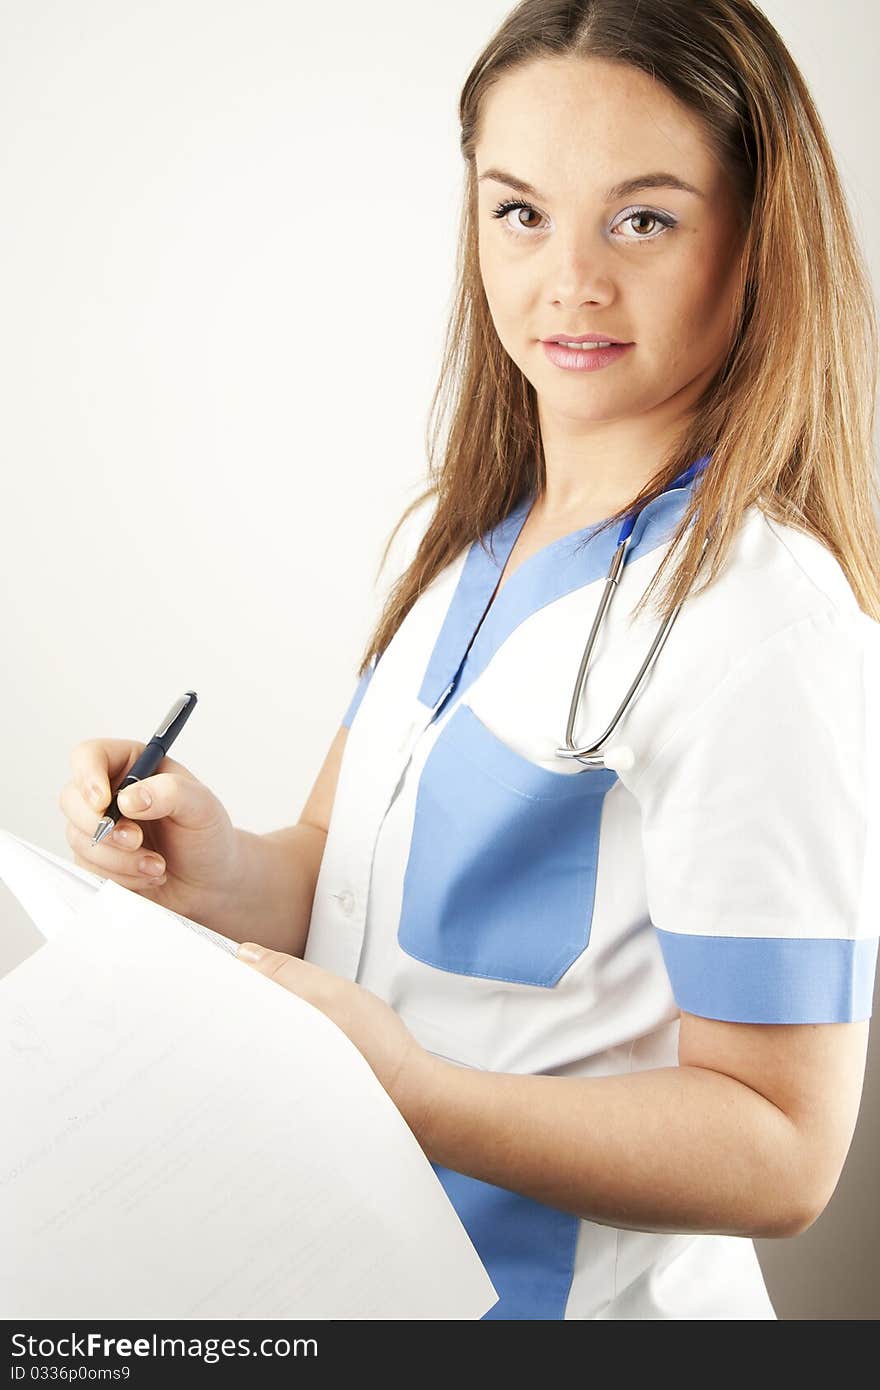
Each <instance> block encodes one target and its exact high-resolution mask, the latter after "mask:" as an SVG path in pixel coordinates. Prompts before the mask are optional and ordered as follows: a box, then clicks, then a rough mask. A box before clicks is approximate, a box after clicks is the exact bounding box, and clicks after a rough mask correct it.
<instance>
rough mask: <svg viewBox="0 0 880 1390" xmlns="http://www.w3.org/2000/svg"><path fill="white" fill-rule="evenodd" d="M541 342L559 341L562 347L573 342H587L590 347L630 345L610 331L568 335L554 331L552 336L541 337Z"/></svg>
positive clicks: (630, 344) (630, 345)
mask: <svg viewBox="0 0 880 1390" xmlns="http://www.w3.org/2000/svg"><path fill="white" fill-rule="evenodd" d="M541 342H542V343H560V344H562V345H563V346H564V347H567V346H568V345H569V344H571V343H574V344H578V343H589V344H590V345H591V346H592V347H608V346H609V345H610V346H611V347H632V343H629V342H626V341H625V339H623V338H614V337H612V335H611V334H610V333H580V334H572V335H571V336H570V337H569V336H568V335H567V334H565V333H554V334H553V336H552V338H542V339H541Z"/></svg>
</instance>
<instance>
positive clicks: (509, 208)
mask: <svg viewBox="0 0 880 1390" xmlns="http://www.w3.org/2000/svg"><path fill="white" fill-rule="evenodd" d="M514 211H517V212H526V213H531V214H532V216H534V217H536V218H537V219H538V221H539V222H540V220H541V214H540V213H539V212H538V211H537V209H536V208H533V207H532V205H531V203H524V202H522V200H521V199H519V198H517V199H515V200H512V201H508V202H504V203H499V204H498V206H497V208H495V210H494V211H493V213H492V216H493V217H497V218H499V219H500V218H505V219H506V218H507V215H508V213H511V212H514ZM516 222H517V225H518V226H519V227H521V228H522V229H523V231H526V232H531V231H534V224H532V225H531V226H528V225H526V223H525V222H524V221H523V219H522V217H520V216H517V219H516ZM504 226H505V230H506V231H509V232H510V233H511V234H512V235H513V236H518V235H519V233H518V231H517V228H516V226H514V225H512V224H511V223H510V222H507V221H506V220H505V223H504Z"/></svg>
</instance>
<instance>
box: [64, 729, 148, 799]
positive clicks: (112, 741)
mask: <svg viewBox="0 0 880 1390" xmlns="http://www.w3.org/2000/svg"><path fill="white" fill-rule="evenodd" d="M144 746H145V745H144V744H143V743H134V742H132V740H131V739H127V738H101V739H98V738H91V739H84V740H83V742H82V743H78V744H77V745H76V747H75V748H73V749H72V750H71V753H70V766H71V769H72V771H73V780H74V782H75V783H76V785H77V786H78V787H79V789H80V791H81V793H82V797H83V800H84V801H85V802H86V804H87V805H89V806H94V807H95V809H96V810H98V811H103V810H105V809H106V808H107V807H108V806H109V805H110V796H111V791H110V786H111V782H112V783H113V785H114V786H117V785H118V784H119V783H120V782H121V781H122V779H123V777H124V776H125V775H126V773H127V772H128V770H129V768H131V767H133V766H134V764H135V762H136V761H137V759H138V758H139V757H140V755H141V753H142V752H143V751H144Z"/></svg>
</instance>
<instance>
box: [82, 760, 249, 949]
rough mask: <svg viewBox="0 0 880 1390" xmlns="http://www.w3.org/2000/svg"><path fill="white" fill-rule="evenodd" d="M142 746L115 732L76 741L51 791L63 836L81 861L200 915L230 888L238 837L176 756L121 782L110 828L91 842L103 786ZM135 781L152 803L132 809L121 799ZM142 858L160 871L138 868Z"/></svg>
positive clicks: (104, 803) (106, 799) (106, 796)
mask: <svg viewBox="0 0 880 1390" xmlns="http://www.w3.org/2000/svg"><path fill="white" fill-rule="evenodd" d="M144 746H145V745H144V744H143V743H133V742H129V741H128V740H127V739H119V738H106V739H87V740H85V741H84V742H83V743H78V744H77V745H76V747H75V748H74V749H73V751H72V752H71V755H70V763H71V767H72V769H73V777H72V779H71V780H70V781H69V782H68V783H66V785H65V786H64V787H63V788H62V790H61V794H60V796H59V798H58V804H59V806H60V807H61V810H62V811H63V812H64V815H65V816H66V817H67V843H68V844H69V845H70V847H71V849H72V850H73V858H74V862H75V863H76V864H79V865H80V866H81V867H82V868H84V869H90V870H91V872H92V873H94V874H99V875H100V877H101V878H112V879H113V881H114V882H115V883H119V884H121V885H122V887H123V888H129V889H131V890H132V891H134V892H135V893H142V892H143V893H148V894H149V896H150V897H151V898H154V899H155V900H156V901H157V902H160V903H161V904H162V905H163V907H168V908H170V909H171V910H172V911H174V912H179V913H181V914H182V915H183V916H184V917H189V918H191V919H192V920H193V921H202V920H203V918H204V916H205V915H206V914H207V913H209V912H210V907H211V902H212V900H213V901H214V902H215V903H216V902H218V901H223V900H224V899H227V898H228V894H229V893H231V892H234V891H235V885H236V882H237V879H238V874H239V868H240V865H239V856H240V843H241V842H240V837H239V833H238V831H237V830H236V828H235V826H234V825H233V824H232V822H231V821H230V819H229V816H228V815H227V813H226V810H225V809H224V807H223V806H222V804H221V803H220V801H219V800H218V799H217V797H216V796H215V795H214V793H213V792H212V791H210V789H209V788H208V787H206V786H205V785H204V783H202V782H200V781H199V780H198V778H197V777H194V776H193V774H192V773H191V772H190V771H189V770H188V769H187V768H185V767H184V766H183V764H182V763H178V762H175V761H174V759H173V758H169V757H168V755H167V754H166V756H165V757H164V758H163V759H162V760H161V762H160V763H159V764H158V766H157V768H156V770H155V772H154V773H153V774H152V775H151V776H150V777H145V778H144V779H143V780H142V781H140V782H135V783H132V785H131V786H129V787H126V789H125V791H124V792H122V793H121V794H120V805H119V809H120V811H121V812H123V815H122V817H121V818H120V820H119V821H118V822H117V826H116V829H115V830H113V831H111V832H110V834H109V835H106V836H105V837H104V839H103V840H102V841H101V842H100V844H97V845H92V843H91V840H92V836H93V835H94V833H95V830H96V829H97V825H98V822H99V821H100V820H101V818H102V816H103V814H104V812H105V811H106V809H107V807H108V806H109V805H110V800H111V787H112V788H116V787H118V786H119V785H120V783H121V782H122V781H123V780H124V778H125V776H126V775H127V773H128V771H129V769H130V768H131V767H133V766H134V764H135V762H136V761H137V759H138V758H139V757H140V755H141V753H142V752H143V751H144ZM141 788H143V789H144V790H145V791H148V792H149V793H150V795H151V797H152V804H151V805H150V806H149V807H147V808H144V809H137V808H135V807H134V806H133V805H129V802H130V801H131V800H132V798H133V796H134V795H136V793H137V792H138V791H139V790H140V789H141ZM120 836H124V839H120ZM144 860H146V861H147V862H149V863H153V864H159V865H161V866H162V872H160V873H159V874H148V873H145V872H143V870H142V867H141V865H142V862H143V861H144Z"/></svg>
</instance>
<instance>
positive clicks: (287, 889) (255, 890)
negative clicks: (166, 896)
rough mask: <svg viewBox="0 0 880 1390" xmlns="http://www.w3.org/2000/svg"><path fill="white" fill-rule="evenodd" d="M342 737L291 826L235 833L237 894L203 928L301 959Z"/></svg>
mask: <svg viewBox="0 0 880 1390" xmlns="http://www.w3.org/2000/svg"><path fill="white" fill-rule="evenodd" d="M347 737H348V728H347V727H346V725H344V724H343V725H341V726H340V728H339V730H338V732H337V734H336V736H335V738H334V739H333V742H332V743H331V745H330V748H329V750H328V752H327V756H326V758H325V759H324V762H323V765H322V767H321V770H320V772H319V773H318V776H317V778H316V779H315V783H314V786H313V787H312V790H311V792H310V793H309V796H308V800H307V801H306V804H305V806H304V807H303V809H302V812H301V814H300V817H299V820H298V821H297V823H296V825H289V826H285V827H284V828H283V829H281V830H271V831H269V832H268V833H266V834H264V835H257V834H254V833H253V832H251V831H249V830H240V829H239V830H237V832H236V833H237V836H238V839H239V848H240V850H241V858H240V872H241V878H240V880H239V885H238V890H237V891H236V892H234V893H231V894H230V895H229V898H228V900H227V901H228V911H224V910H222V909H220V910H217V911H215V913H214V914H213V916H212V919H211V920H208V919H207V918H205V919H203V921H204V925H205V926H206V927H213V929H214V930H215V931H219V932H222V933H223V934H224V935H225V936H230V937H232V938H233V939H234V940H236V941H247V940H249V941H257V942H259V943H260V945H262V946H267V947H268V948H269V949H270V950H272V951H284V952H285V953H286V954H287V955H290V956H302V954H303V951H304V950H305V946H306V939H307V937H308V932H309V921H310V919H311V915H312V903H313V902H314V898H315V885H316V884H317V881H318V871H319V870H320V867H321V859H322V857H323V854H324V845H325V844H326V842H327V831H328V829H329V827H330V815H331V812H332V810H333V801H334V797H335V795H336V783H337V781H338V778H339V767H340V764H341V762H342V754H343V752H344V750H345V742H346V738H347Z"/></svg>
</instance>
